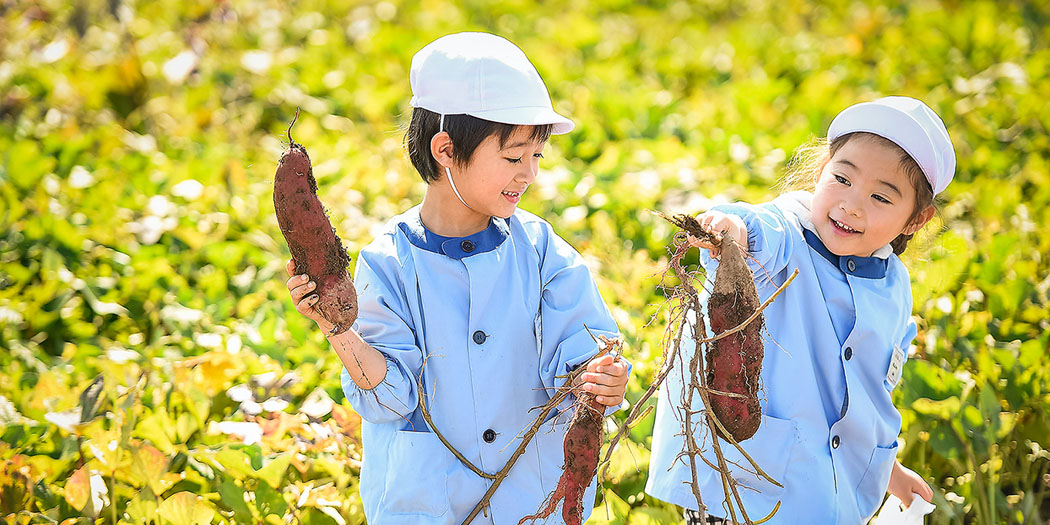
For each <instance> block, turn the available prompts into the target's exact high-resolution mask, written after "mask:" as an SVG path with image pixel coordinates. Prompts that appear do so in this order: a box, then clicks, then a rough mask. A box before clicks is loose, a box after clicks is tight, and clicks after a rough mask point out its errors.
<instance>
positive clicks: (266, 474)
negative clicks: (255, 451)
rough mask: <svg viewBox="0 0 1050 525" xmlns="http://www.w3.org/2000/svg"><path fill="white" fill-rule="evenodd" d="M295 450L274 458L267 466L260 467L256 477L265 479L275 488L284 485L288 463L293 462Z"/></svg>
mask: <svg viewBox="0 0 1050 525" xmlns="http://www.w3.org/2000/svg"><path fill="white" fill-rule="evenodd" d="M293 454H294V452H285V453H283V454H280V455H278V456H277V457H276V458H273V459H271V460H270V461H269V463H267V464H266V466H265V467H263V468H261V469H259V471H258V472H257V473H256V477H257V478H259V479H261V480H263V481H265V482H266V483H268V484H269V485H270V486H271V487H273V488H275V489H276V488H279V487H281V485H283V483H282V482H283V481H284V473H285V471H286V470H288V464H289V463H291V462H292V456H293Z"/></svg>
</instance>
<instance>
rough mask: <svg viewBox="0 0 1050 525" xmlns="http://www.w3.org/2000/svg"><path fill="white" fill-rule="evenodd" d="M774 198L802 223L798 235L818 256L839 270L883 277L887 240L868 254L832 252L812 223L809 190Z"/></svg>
mask: <svg viewBox="0 0 1050 525" xmlns="http://www.w3.org/2000/svg"><path fill="white" fill-rule="evenodd" d="M778 200H781V203H782V206H783V207H784V208H786V209H788V210H789V211H791V212H792V213H793V214H794V215H795V216H796V217H797V218H798V222H799V224H801V225H802V235H803V237H805V239H806V244H808V245H809V246H810V248H813V250H814V251H816V252H817V253H819V254H820V256H821V257H823V258H825V259H827V260H828V262H830V263H831V264H834V265H835V266H836V267H838V269H839V270H841V271H842V273H844V274H846V275H855V276H857V277H863V278H865V279H882V278H884V277H886V271H887V270H888V269H889V257H890V254H892V253H893V247H892V246H890V245H889V244H887V245H885V246H883V247H881V248H879V249H878V250H875V251H874V252H873V253H872V254H871V255H870V256H868V257H858V256H855V255H847V256H839V255H835V254H834V253H831V250H828V247H827V246H825V245H824V241H822V240H821V239H820V236H819V235H817V231H816V230H817V229H816V227H814V226H813V221H812V219H811V216H812V212H811V205H812V203H813V194H812V193H810V192H808V191H793V192H790V193H785V194H784V195H781V196H780V197H779V199H778Z"/></svg>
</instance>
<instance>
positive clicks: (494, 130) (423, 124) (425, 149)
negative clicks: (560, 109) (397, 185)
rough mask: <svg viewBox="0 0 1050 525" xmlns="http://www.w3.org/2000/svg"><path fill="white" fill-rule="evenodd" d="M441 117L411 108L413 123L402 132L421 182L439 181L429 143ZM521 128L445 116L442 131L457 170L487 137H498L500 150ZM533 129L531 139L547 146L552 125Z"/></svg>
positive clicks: (438, 173) (465, 116)
mask: <svg viewBox="0 0 1050 525" xmlns="http://www.w3.org/2000/svg"><path fill="white" fill-rule="evenodd" d="M440 118H441V116H440V115H438V114H437V113H434V112H433V111H430V110H427V109H423V108H412V121H411V122H410V123H409V125H408V131H407V132H405V146H406V147H407V148H408V158H409V159H410V160H411V161H412V165H413V166H415V168H416V171H417V172H419V176H420V177H422V178H423V182H426V183H427V184H430V183H431V182H433V181H436V180H438V177H440V176H441V173H442V171H443V170H441V166H440V165H438V163H437V160H435V159H434V156H433V155H431V154H430V141H431V139H433V138H434V135H437V134H438V125H439V123H440ZM519 127H521V126H519V125H516V124H503V123H502V122H492V121H491V120H484V119H480V118H477V117H472V116H470V115H462V114H461V115H445V124H444V131H447V132H448V134H449V136H450V137H452V160H453V161H454V162H455V163H456V165H458V166H465V165H467V164H469V163H470V160H471V159H472V158H473V157H474V151H475V150H477V149H478V146H479V145H480V144H481V143H482V142H483V141H484V140H485V139H487V138H488V137H489V136H491V135H496V136H498V137H499V144H500V147H501V148H502V147H503V146H504V145H505V144H506V143H507V139H508V138H510V136H511V134H513V133H514V130H516V129H517V128H519ZM528 127H529V128H532V135H531V138H532V139H533V140H536V141H538V142H546V141H547V139H548V138H550V136H551V130H552V129H553V128H554V125H553V124H541V125H538V126H528Z"/></svg>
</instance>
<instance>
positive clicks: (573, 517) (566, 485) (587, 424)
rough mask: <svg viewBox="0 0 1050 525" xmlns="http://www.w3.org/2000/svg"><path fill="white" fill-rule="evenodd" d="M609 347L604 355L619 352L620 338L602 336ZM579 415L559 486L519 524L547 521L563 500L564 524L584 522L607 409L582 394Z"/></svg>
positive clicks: (572, 425) (575, 415)
mask: <svg viewBox="0 0 1050 525" xmlns="http://www.w3.org/2000/svg"><path fill="white" fill-rule="evenodd" d="M598 338H599V340H600V341H601V342H602V344H604V345H605V347H604V349H603V351H602V354H606V353H613V352H618V351H619V347H620V345H621V344H622V340H620V339H610V338H608V337H604V336H598ZM574 408H575V412H574V413H573V416H572V421H570V422H569V427H568V428H567V429H566V430H565V441H564V442H563V443H564V445H563V447H564V451H565V464H564V465H562V473H561V478H559V479H558V485H557V486H556V487H555V488H554V490H553V491H552V492H551V493H550V494H548V495H547V499H545V500H544V501H543V504H541V505H540V509H539V510H538V511H536V514H533V515H530V516H525V517H524V518H521V520H520V521H519V522H518V525H522V524H523V523H525V522H526V521H530V520H531V521H536V520H539V519H544V518H546V517H548V516H550V515H551V514H552V513H554V509H555V508H557V506H558V502H559V501H563V503H562V508H561V517H562V520H563V521H562V522H563V523H565V524H566V525H580V524H582V523H583V510H584V508H585V507H584V502H583V496H584V495H585V494H586V493H587V487H589V486H590V485H591V480H592V479H594V475H595V474H597V473H598V455H599V454H600V453H601V449H602V441H603V440H604V439H605V427H603V426H602V420H603V419H604V416H605V406H604V405H602V404H600V403H598V402H597V401H596V400H595V399H594V396H593V395H591V394H589V393H586V392H580V393H578V394H577V395H576V403H575V404H574Z"/></svg>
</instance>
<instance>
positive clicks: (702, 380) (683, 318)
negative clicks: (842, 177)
mask: <svg viewBox="0 0 1050 525" xmlns="http://www.w3.org/2000/svg"><path fill="white" fill-rule="evenodd" d="M655 213H656V215H658V216H660V217H662V218H664V219H666V220H668V221H669V222H671V223H672V224H674V225H675V226H678V227H679V228H681V229H682V230H683V231H682V232H679V233H678V234H677V235H676V236H675V239H674V241H673V243H672V245H671V247H670V248H669V249H670V250H671V253H672V256H671V259H670V261H669V263H668V270H670V273H671V274H673V275H674V277H676V278H677V281H678V284H676V285H670V286H669V285H667V283H666V282H664V283H661V287H662V288H663V289H664V290H666V291H668V299H667V302H668V303H669V304H670V305H671V306H670V309H669V312H668V317H669V321H668V323H667V328H666V330H665V333H664V353H663V363H662V365H661V367H660V370H659V372H658V373H657V375H656V377H655V378H653V380H652V382H651V384H650V385H649V388H648V389H647V390H646V392H645V393H644V394H642V397H641V398H639V400H638V401H636V402H635V404H634V407H633V409H632V410H631V412H630V414H628V416H627V418H626V420H625V421H624V423H623V424H622V425H621V427H620V429H619V431H618V432H617V433H616V435H614V436H613V438H612V439H611V440H610V442H609V447H608V449H607V450H606V453H605V457H604V458H603V460H602V464H603V468H602V476H603V477H604V471H605V469H607V468H608V465H609V463H610V459H611V457H612V453H613V450H614V448H615V446H616V443H617V442H618V441H619V440H620V439H621V438H622V437H623V435H625V434H626V433H627V431H628V430H629V429H630V427H632V426H633V425H634V424H635V422H637V420H639V419H641V418H643V417H645V416H646V415H647V414H648V413H649V411H650V410H651V409H652V407H651V406H650V407H646V406H645V403H646V401H647V400H648V399H649V398H650V397H652V396H653V395H654V394H656V392H657V391H658V390H659V388H660V385H661V384H663V382H664V381H665V380H666V379H667V376H668V375H669V374H670V373H671V372H672V370H673V369H675V368H677V369H678V371H679V373H680V374H681V380H682V384H683V385H684V386H685V388H683V391H682V398H681V399H680V400H679V402H680V405H679V412H680V413H679V414H678V419H679V421H681V422H682V433H681V435H682V436H683V447H682V452H681V453H679V454H678V456H677V457H676V458H675V461H676V462H677V461H687V462H688V465H689V472H690V477H691V480H690V481H691V482H690V487H691V489H692V492H693V496H694V497H695V498H696V503H697V509H698V511H699V513H700V519H701V520H703V519H705V517H706V514H707V506H706V505H705V504H704V502H703V498H702V495H701V494H700V489H699V484H698V478H697V458H698V457H699V458H700V460H701V461H703V462H704V463H705V464H706V465H707V467H708V468H711V469H713V470H715V471H717V472H718V473H719V475H720V477H721V481H722V486H723V489H724V490H723V493H724V494H725V501H724V507H725V508H726V510H727V514H729V519H730V520H731V522H732V523H741V521H740V519H742V523H745V524H747V525H757V524H760V523H763V522H765V521H767V520H769V519H770V518H772V517H773V515H774V514H776V512H777V510H778V509H779V508H780V503H779V502H777V504H776V505H775V506H774V508H773V510H772V512H770V514H769V515H768V516H766V517H764V518H762V519H759V520H752V519H751V518H750V516H748V514H747V511H746V510H745V509H744V505H743V501H742V500H741V497H740V493H739V490H738V487H739V486H740V483H738V482H737V480H736V479H735V478H734V477H733V476H732V475H731V473H730V469H729V462H727V461H726V459H725V456H724V454H723V453H722V443H720V440H719V439H717V438H714V437H715V436H723V437H724V439H725V440H726V441H727V442H728V443H730V444H731V445H733V446H734V447H735V448H736V449H737V450H738V451H739V452H740V453H741V455H743V457H744V458H745V459H747V461H748V463H749V464H750V467H751V468H752V469H753V473H754V474H755V475H758V476H761V477H762V478H764V479H766V480H767V481H769V482H770V483H772V484H774V485H776V486H778V487H779V486H781V485H780V483H778V482H777V481H776V480H774V479H773V478H772V477H770V476H769V475H768V474H767V473H766V472H765V471H764V470H762V468H761V467H760V466H759V465H758V464H757V463H756V462H755V461H754V459H752V458H751V456H750V455H749V454H748V453H747V452H746V451H745V450H744V449H743V447H741V446H740V444H739V443H737V441H736V440H735V439H733V437H732V435H730V433H729V432H728V431H726V429H725V427H724V426H723V424H722V422H721V421H719V420H718V417H717V416H716V415H715V414H714V413H713V412H712V411H711V410H707V409H705V410H699V411H696V410H693V409H692V406H693V399H694V395H699V396H700V400H701V402H702V403H703V406H704V407H710V406H711V401H710V398H709V394H717V395H724V396H735V395H736V394H733V393H730V392H719V391H717V390H714V389H711V388H710V387H709V386H708V384H707V372H706V370H705V364H704V359H703V355H704V354H705V353H706V352H705V351H703V350H704V349H707V348H709V347H708V345H710V344H712V343H714V342H715V341H717V340H719V339H722V338H724V337H728V336H729V335H731V334H733V333H736V332H738V331H740V330H743V329H744V328H746V327H747V326H748V325H749V324H751V323H752V322H754V321H755V320H756V319H757V318H758V317H759V316H760V315H761V313H762V311H763V310H765V308H766V307H767V306H769V304H770V303H771V302H772V301H773V300H774V299H775V298H776V297H777V296H778V295H780V293H781V292H783V290H784V289H785V288H787V286H788V285H789V284H790V283H791V281H792V280H794V278H795V277H796V276H797V275H798V271H797V270H796V271H795V272H794V273H792V274H791V276H790V277H788V279H787V280H786V281H785V282H784V284H782V285H781V286H780V287H779V288H778V289H777V290H776V291H775V292H774V293H773V294H772V295H771V296H770V297H769V298H768V299H767V300H766V301H764V302H763V303H762V304H761V305H760V306H759V307H758V308H757V309H756V310H755V312H754V313H753V314H752V315H751V316H750V317H749V318H748V319H746V320H745V321H744V322H742V323H740V324H739V325H738V326H736V327H733V328H731V329H728V330H725V331H724V332H721V333H719V334H716V335H714V336H708V334H707V328H706V325H705V322H704V316H703V315H702V310H701V304H700V298H699V295H700V294H698V292H697V289H696V286H694V283H703V281H704V278H705V277H706V274H705V273H704V272H702V271H701V270H696V271H690V270H687V269H686V268H685V267H683V265H682V258H683V257H684V256H685V254H686V253H687V252H688V251H689V249H690V247H691V244H690V243H689V241H688V237H689V236H692V237H695V238H698V239H704V240H707V241H709V242H713V243H718V242H724V241H722V239H716V238H715V236H714V235H712V234H711V233H709V232H707V231H705V230H703V229H702V228H701V227H700V224H699V223H698V222H697V221H696V219H695V218H694V217H692V216H688V215H676V216H674V217H668V216H667V215H664V214H662V213H659V212H655ZM726 239H729V238H728V237H726ZM728 242H732V240H729V241H728ZM666 275H667V274H666V273H665V277H666ZM701 286H702V285H701ZM691 321H692V322H693V323H691ZM690 324H693V326H692V327H691V332H692V337H693V341H694V343H695V344H694V351H693V354H692V356H691V357H690V359H689V362H688V363H686V360H685V357H684V352H682V350H681V342H682V337H683V335H684V331H685V329H686V327H687V326H689V325H690ZM687 379H688V380H687ZM697 416H699V418H700V420H701V421H695V420H694V417H697ZM698 424H702V425H704V426H705V427H706V429H707V431H708V432H707V434H706V435H708V436H711V437H712V438H714V439H710V448H711V451H712V452H713V454H714V459H715V461H714V462H712V461H711V460H710V459H708V458H707V457H705V456H704V455H703V451H704V450H705V448H704V444H705V443H697V439H696V432H695V431H696V429H697V426H696V425H698ZM701 428H702V427H701ZM705 441H706V440H705ZM738 466H740V465H738ZM740 467H741V468H744V467H743V466H740ZM737 511H739V513H740V518H738V517H737Z"/></svg>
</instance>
